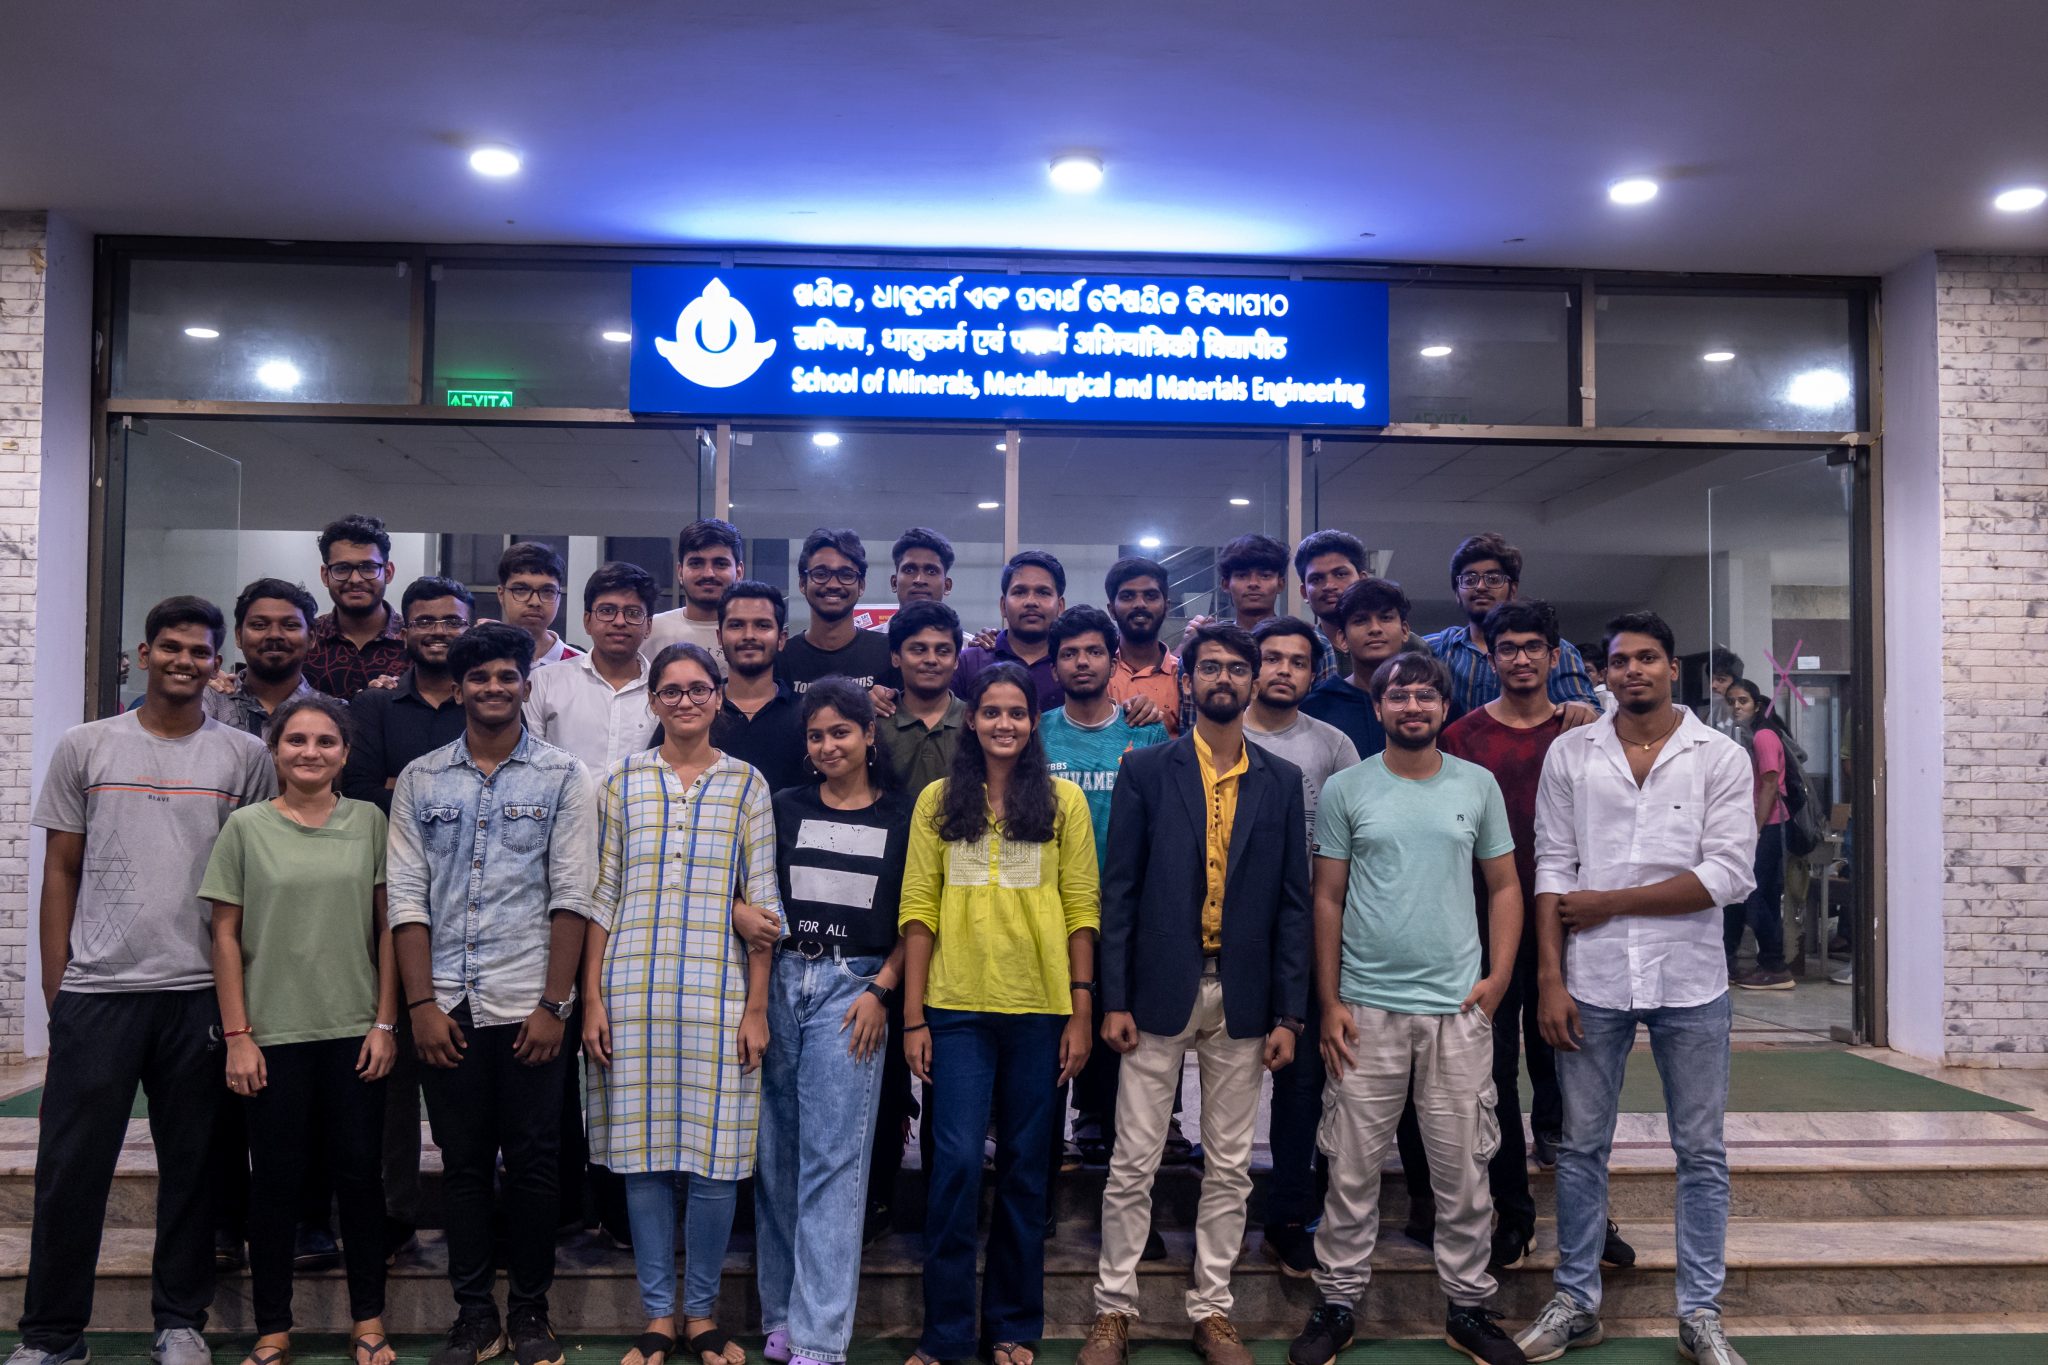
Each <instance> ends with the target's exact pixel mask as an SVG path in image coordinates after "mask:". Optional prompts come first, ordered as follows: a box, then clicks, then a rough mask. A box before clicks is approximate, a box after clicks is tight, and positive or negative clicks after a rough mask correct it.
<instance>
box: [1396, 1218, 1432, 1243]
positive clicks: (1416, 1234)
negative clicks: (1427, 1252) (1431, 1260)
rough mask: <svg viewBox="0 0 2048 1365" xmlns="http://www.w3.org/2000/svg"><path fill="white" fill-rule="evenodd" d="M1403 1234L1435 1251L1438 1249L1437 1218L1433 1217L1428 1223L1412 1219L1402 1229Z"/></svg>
mask: <svg viewBox="0 0 2048 1365" xmlns="http://www.w3.org/2000/svg"><path fill="white" fill-rule="evenodd" d="M1401 1235H1402V1236H1403V1237H1406V1238H1407V1239H1408V1240H1409V1241H1411V1242H1414V1243H1416V1244H1417V1245H1418V1246H1425V1247H1428V1248H1430V1249H1431V1250H1432V1251H1434V1250H1435V1249H1436V1220H1435V1219H1434V1218H1432V1219H1431V1220H1430V1221H1429V1222H1427V1223H1417V1222H1412V1221H1411V1222H1410V1223H1409V1224H1408V1226H1406V1227H1404V1228H1402V1229H1401Z"/></svg>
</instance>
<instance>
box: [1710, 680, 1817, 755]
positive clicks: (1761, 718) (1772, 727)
mask: <svg viewBox="0 0 2048 1365" xmlns="http://www.w3.org/2000/svg"><path fill="white" fill-rule="evenodd" d="M1728 690H1729V691H1730V692H1741V693H1742V695H1744V696H1745V697H1748V698H1749V701H1750V705H1751V706H1752V707H1753V708H1755V709H1754V710H1753V711H1752V712H1751V713H1750V717H1749V719H1748V720H1746V721H1744V722H1743V724H1744V725H1745V726H1746V727H1747V728H1748V729H1749V731H1750V733H1752V734H1754V733H1755V732H1756V731H1758V730H1769V731H1771V732H1772V733H1774V734H1776V735H1777V737H1778V740H1779V742H1780V743H1782V744H1783V745H1784V746H1785V752H1786V753H1787V754H1790V755H1798V756H1799V758H1800V759H1803V758H1804V757H1805V751H1804V750H1803V749H1801V748H1800V747H1799V742H1798V741H1797V740H1795V739H1793V738H1792V732H1791V730H1789V729H1787V728H1786V726H1785V722H1784V721H1782V720H1780V719H1779V718H1778V713H1777V710H1776V709H1775V708H1774V707H1773V706H1772V705H1771V699H1770V698H1769V697H1766V696H1765V695H1764V690H1763V689H1762V688H1761V687H1758V686H1757V685H1756V684H1755V683H1753V682H1751V681H1750V680H1749V679H1747V678H1737V679H1736V680H1735V681H1733V682H1731V683H1729V684H1728Z"/></svg>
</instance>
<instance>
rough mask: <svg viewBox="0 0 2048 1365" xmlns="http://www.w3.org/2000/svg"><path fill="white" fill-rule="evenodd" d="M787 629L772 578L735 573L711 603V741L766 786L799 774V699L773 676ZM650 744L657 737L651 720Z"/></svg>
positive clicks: (789, 782) (794, 781)
mask: <svg viewBox="0 0 2048 1365" xmlns="http://www.w3.org/2000/svg"><path fill="white" fill-rule="evenodd" d="M855 544H856V545H858V544H859V542H858V541H856V542H855ZM788 628H789V605H788V603H786V602H784V601H783V600H782V589H780V588H778V587H776V586H775V585H773V584H772V583H762V582H760V581H758V580H756V579H752V578H742V579H741V580H740V581H739V582H737V583H735V584H733V585H732V586H731V587H729V588H727V589H726V590H725V597H724V598H723V599H721V600H720V602H719V604H718V639H719V644H720V646H721V648H722V649H723V651H724V654H725V666H726V677H725V700H724V702H722V703H721V704H720V705H719V708H718V714H717V715H716V716H714V717H713V718H712V720H711V743H712V746H713V747H714V748H717V749H721V750H723V751H724V752H726V753H729V754H731V755H732V756H733V757H734V758H737V759H739V760H740V761H741V762H742V763H750V764H752V765H753V766H754V767H755V768H756V769H758V770H759V771H760V774H761V776H762V777H763V778H764V779H765V780H766V781H767V783H768V787H769V790H771V791H781V790H782V789H783V788H784V787H794V786H797V785H798V784H800V783H801V782H803V780H804V727H803V722H802V721H801V720H800V719H799V718H798V712H799V710H800V707H801V704H800V703H799V702H798V701H797V699H796V691H795V689H794V688H792V687H791V686H790V685H789V684H788V683H786V682H783V681H782V680H781V678H780V674H781V671H782V656H783V655H784V654H785V653H786V652H787V649H789V648H794V647H795V644H796V642H795V641H791V642H790V643H789V645H788V646H785V645H784V644H783V640H784V636H785V633H786V632H787V630H788ZM848 629H849V630H851V629H852V627H850V626H849V627H848ZM853 633H854V634H856V635H865V634H867V633H868V632H866V631H854V632H853ZM874 638H877V639H881V637H874ZM881 643H882V644H883V645H884V646H885V647H886V646H887V644H888V641H887V640H886V639H881ZM840 652H841V653H844V652H846V651H845V650H843V649H842V650H841V651H840ZM818 676H820V677H822V676H824V675H823V674H820V675H818ZM653 743H654V744H658V743H660V730H659V728H658V727H657V729H656V731H655V738H654V740H653ZM649 747H652V745H650V746H649Z"/></svg>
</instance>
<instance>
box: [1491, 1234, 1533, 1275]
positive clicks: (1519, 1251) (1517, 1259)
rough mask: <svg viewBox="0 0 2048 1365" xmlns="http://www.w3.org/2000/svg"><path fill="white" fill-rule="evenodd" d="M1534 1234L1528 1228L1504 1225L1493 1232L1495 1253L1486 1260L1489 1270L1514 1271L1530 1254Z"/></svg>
mask: <svg viewBox="0 0 2048 1365" xmlns="http://www.w3.org/2000/svg"><path fill="white" fill-rule="evenodd" d="M1533 1235H1534V1234H1532V1233H1531V1232H1530V1231H1529V1230H1528V1229H1527V1228H1512V1227H1509V1226H1508V1225H1507V1224H1505V1223H1503V1224H1501V1225H1500V1226H1499V1227H1497V1228H1495V1229H1494V1230H1493V1253H1492V1254H1491V1255H1490V1256H1488V1257H1487V1259H1486V1268H1487V1269H1488V1270H1513V1269H1514V1268H1515V1267H1516V1266H1518V1265H1520V1264H1521V1263H1522V1258H1523V1257H1524V1256H1526V1255H1528V1254H1529V1242H1530V1240H1531V1238H1532V1237H1533Z"/></svg>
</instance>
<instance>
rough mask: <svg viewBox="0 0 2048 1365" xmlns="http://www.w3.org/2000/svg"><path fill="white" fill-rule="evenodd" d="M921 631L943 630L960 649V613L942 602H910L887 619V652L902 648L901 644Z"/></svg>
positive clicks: (954, 646) (956, 647) (954, 645)
mask: <svg viewBox="0 0 2048 1365" xmlns="http://www.w3.org/2000/svg"><path fill="white" fill-rule="evenodd" d="M921 630H943V631H945V632H946V633H947V634H948V635H951V636H952V637H953V648H955V649H958V648H960V644H961V634H960V613H959V612H957V611H954V610H953V609H952V608H951V607H949V606H947V605H946V604H945V603H944V602H912V603H911V604H910V605H909V606H907V607H905V608H904V609H903V610H902V611H899V612H897V613H896V614H895V615H894V616H892V617H890V618H889V652H890V653H892V654H893V653H895V652H896V651H898V650H900V649H902V648H903V642H904V641H905V640H908V639H909V638H910V637H911V636H913V635H915V634H917V633H918V632H919V631H921Z"/></svg>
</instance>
